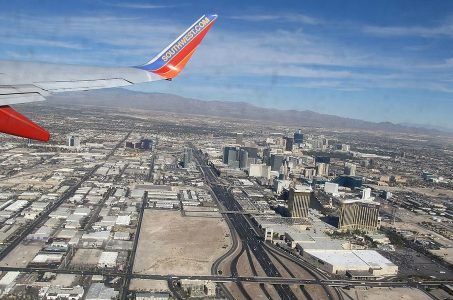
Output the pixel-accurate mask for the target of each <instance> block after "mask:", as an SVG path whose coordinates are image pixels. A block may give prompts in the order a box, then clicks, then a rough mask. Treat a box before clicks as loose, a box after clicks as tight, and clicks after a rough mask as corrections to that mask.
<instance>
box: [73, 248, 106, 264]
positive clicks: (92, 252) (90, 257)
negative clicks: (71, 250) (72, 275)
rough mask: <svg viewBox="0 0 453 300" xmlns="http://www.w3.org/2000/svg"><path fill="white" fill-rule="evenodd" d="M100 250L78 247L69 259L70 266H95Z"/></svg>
mask: <svg viewBox="0 0 453 300" xmlns="http://www.w3.org/2000/svg"><path fill="white" fill-rule="evenodd" d="M101 253H102V250H99V249H78V250H77V251H76V253H75V254H74V257H73V258H72V260H71V263H70V265H71V266H81V265H83V266H95V265H97V263H98V261H99V257H100V256H101Z"/></svg>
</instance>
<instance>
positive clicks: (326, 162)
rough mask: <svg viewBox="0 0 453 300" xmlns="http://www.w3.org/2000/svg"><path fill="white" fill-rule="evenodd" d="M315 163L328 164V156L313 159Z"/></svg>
mask: <svg viewBox="0 0 453 300" xmlns="http://www.w3.org/2000/svg"><path fill="white" fill-rule="evenodd" d="M315 163H325V164H330V157H329V156H323V155H318V156H316V157H315Z"/></svg>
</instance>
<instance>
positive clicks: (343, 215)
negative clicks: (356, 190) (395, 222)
mask: <svg viewBox="0 0 453 300" xmlns="http://www.w3.org/2000/svg"><path fill="white" fill-rule="evenodd" d="M378 219H379V203H378V202H374V201H364V200H343V201H342V202H341V207H340V221H339V224H338V227H339V228H340V229H341V230H364V231H375V230H376V229H377V228H378V226H379V220H378Z"/></svg>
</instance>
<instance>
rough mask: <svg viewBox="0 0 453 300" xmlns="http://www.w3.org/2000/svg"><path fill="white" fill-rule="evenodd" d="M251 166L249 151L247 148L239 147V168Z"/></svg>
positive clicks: (244, 168) (245, 168)
mask: <svg viewBox="0 0 453 300" xmlns="http://www.w3.org/2000/svg"><path fill="white" fill-rule="evenodd" d="M249 166H250V163H249V153H248V152H247V150H245V149H239V169H242V170H247V169H248V168H249Z"/></svg>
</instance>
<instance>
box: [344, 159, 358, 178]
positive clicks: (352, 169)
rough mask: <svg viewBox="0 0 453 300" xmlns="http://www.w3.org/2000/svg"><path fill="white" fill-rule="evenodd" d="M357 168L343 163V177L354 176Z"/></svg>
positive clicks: (351, 164)
mask: <svg viewBox="0 0 453 300" xmlns="http://www.w3.org/2000/svg"><path fill="white" fill-rule="evenodd" d="M356 169H357V166H356V165H355V164H353V163H350V162H346V163H344V175H350V176H355V171H356Z"/></svg>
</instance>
